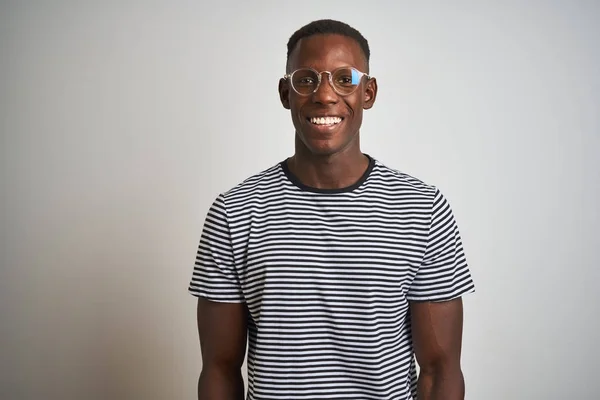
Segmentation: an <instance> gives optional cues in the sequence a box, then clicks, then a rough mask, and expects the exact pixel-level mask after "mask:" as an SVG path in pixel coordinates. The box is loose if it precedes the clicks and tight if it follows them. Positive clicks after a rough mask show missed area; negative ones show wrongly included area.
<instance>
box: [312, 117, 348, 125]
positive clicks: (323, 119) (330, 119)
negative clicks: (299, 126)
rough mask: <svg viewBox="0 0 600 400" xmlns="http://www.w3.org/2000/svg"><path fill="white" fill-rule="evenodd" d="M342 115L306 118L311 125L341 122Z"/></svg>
mask: <svg viewBox="0 0 600 400" xmlns="http://www.w3.org/2000/svg"><path fill="white" fill-rule="evenodd" d="M343 119H344V118H342V117H312V118H308V120H309V121H310V123H311V124H313V125H337V124H339V123H340V122H342V120H343Z"/></svg>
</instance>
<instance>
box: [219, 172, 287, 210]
mask: <svg viewBox="0 0 600 400" xmlns="http://www.w3.org/2000/svg"><path fill="white" fill-rule="evenodd" d="M282 174H283V172H282V170H281V163H277V164H275V165H272V166H270V167H269V168H267V169H265V170H263V171H260V172H258V173H255V174H253V175H251V176H249V177H248V178H246V179H244V180H243V181H242V182H240V183H238V184H237V185H235V186H234V187H232V188H230V189H229V190H227V191H226V192H223V193H221V194H220V196H219V197H220V198H221V199H222V201H223V203H224V204H226V205H235V204H239V203H240V202H243V203H247V202H248V201H250V202H252V201H253V200H255V199H260V198H263V197H264V196H266V195H269V194H274V193H277V191H280V190H281V185H282V183H283V182H282Z"/></svg>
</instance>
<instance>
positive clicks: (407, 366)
mask: <svg viewBox="0 0 600 400" xmlns="http://www.w3.org/2000/svg"><path fill="white" fill-rule="evenodd" d="M279 94H280V97H281V103H282V104H283V106H284V107H285V108H286V109H288V110H290V111H291V115H292V122H293V124H294V127H295V130H296V136H295V145H296V148H295V154H294V155H293V156H292V157H290V158H288V159H286V160H284V161H282V162H281V163H279V164H277V165H275V166H273V167H271V168H269V169H267V170H265V171H263V172H261V173H259V174H257V175H254V176H252V177H250V178H248V179H247V180H245V181H244V182H243V183H241V184H239V185H238V186H236V187H235V188H233V189H231V190H229V191H228V192H226V193H223V194H221V195H220V196H218V198H217V199H216V201H215V202H214V204H213V205H212V207H211V208H210V210H209V212H208V215H207V217H206V222H205V225H204V230H203V233H202V238H201V240H200V245H199V249H198V255H197V258H196V265H195V269H194V273H193V277H192V281H191V284H190V288H189V290H190V292H191V293H192V294H193V295H195V296H197V297H198V327H199V334H200V343H201V348H202V360H203V368H202V373H201V375H200V380H199V385H198V397H199V399H201V400H233V399H236V400H237V399H243V398H244V394H245V393H244V384H243V381H242V375H241V366H242V364H243V361H244V356H245V351H246V340H247V338H248V339H249V340H248V342H249V349H248V381H249V382H248V383H249V387H248V392H247V396H248V399H256V400H259V399H260V400H267V399H273V400H275V399H277V400H280V399H319V400H321V399H344V400H358V399H377V400H380V399H403V400H404V399H411V398H413V399H414V398H415V397H417V398H418V399H419V400H428V399H444V400H453V399H462V398H463V397H464V380H463V376H462V372H461V367H460V354H461V341H462V302H461V298H460V296H462V295H463V294H465V293H467V292H471V291H473V282H472V279H471V276H470V273H469V270H468V267H467V263H466V260H465V256H464V254H463V248H462V243H461V238H460V236H459V232H458V228H457V225H456V223H455V221H454V218H453V215H452V212H451V210H450V207H449V205H448V203H447V202H446V200H445V198H444V197H443V195H442V194H441V193H440V192H439V191H438V190H437V189H436V188H435V187H433V186H430V185H427V184H425V183H423V182H421V181H420V180H418V179H416V178H413V177H411V176H408V175H406V174H403V173H400V172H397V171H395V170H393V169H390V168H388V167H386V166H385V165H383V164H382V163H380V162H378V161H377V160H376V159H374V158H373V157H370V156H369V155H366V154H363V153H362V152H361V150H360V145H359V130H360V126H361V123H362V117H363V110H366V109H369V108H371V107H372V106H373V103H374V102H375V97H376V95H377V82H376V80H375V78H373V77H371V76H369V46H368V43H367V41H366V40H365V38H364V37H363V36H362V35H361V34H360V33H359V32H358V31H356V30H355V29H353V28H351V27H350V26H348V25H346V24H344V23H341V22H337V21H331V20H321V21H316V22H313V23H310V24H308V25H307V26H305V27H303V28H301V29H300V30H298V31H297V32H296V33H294V35H292V37H291V38H290V40H289V42H288V62H287V73H286V74H285V76H284V77H283V78H282V79H281V80H280V82H279ZM413 355H416V359H417V361H418V363H419V366H420V375H419V377H418V380H417V374H416V368H415V357H414V356H413Z"/></svg>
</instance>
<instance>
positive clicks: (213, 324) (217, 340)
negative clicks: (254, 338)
mask: <svg viewBox="0 0 600 400" xmlns="http://www.w3.org/2000/svg"><path fill="white" fill-rule="evenodd" d="M246 318H247V308H246V305H245V304H244V303H218V302H212V301H208V300H206V299H203V298H199V299H198V333H199V336H200V348H201V350H202V372H201V373H200V379H199V380H198V400H243V399H244V381H243V379H242V371H241V368H242V364H243V363H244V358H245V355H246V338H247V320H246Z"/></svg>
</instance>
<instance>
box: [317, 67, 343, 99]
mask: <svg viewBox="0 0 600 400" xmlns="http://www.w3.org/2000/svg"><path fill="white" fill-rule="evenodd" d="M329 76H330V75H329V72H322V73H321V84H320V85H319V87H317V90H316V91H315V92H314V93H313V94H312V101H313V102H314V103H318V104H335V103H337V102H338V98H339V97H338V94H337V93H336V92H335V90H333V87H332V86H331V82H330V81H329Z"/></svg>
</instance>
